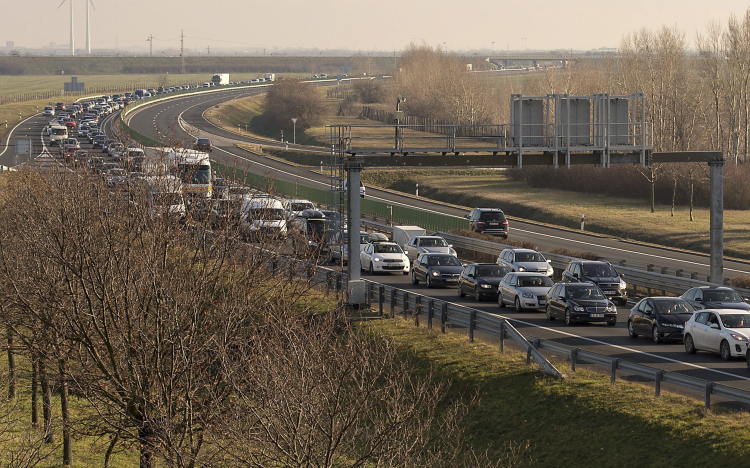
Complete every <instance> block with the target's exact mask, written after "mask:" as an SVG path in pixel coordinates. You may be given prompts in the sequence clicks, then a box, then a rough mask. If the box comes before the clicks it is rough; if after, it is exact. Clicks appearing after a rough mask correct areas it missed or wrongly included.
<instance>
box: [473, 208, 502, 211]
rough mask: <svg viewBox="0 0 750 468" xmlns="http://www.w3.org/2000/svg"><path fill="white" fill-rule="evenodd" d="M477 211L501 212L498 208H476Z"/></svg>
mask: <svg viewBox="0 0 750 468" xmlns="http://www.w3.org/2000/svg"><path fill="white" fill-rule="evenodd" d="M476 209H477V210H481V211H503V210H501V209H500V208H476Z"/></svg>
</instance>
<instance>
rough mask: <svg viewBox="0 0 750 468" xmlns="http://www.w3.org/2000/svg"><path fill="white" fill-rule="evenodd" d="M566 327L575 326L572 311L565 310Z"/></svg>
mask: <svg viewBox="0 0 750 468" xmlns="http://www.w3.org/2000/svg"><path fill="white" fill-rule="evenodd" d="M565 325H573V319H572V318H571V317H570V309H565Z"/></svg>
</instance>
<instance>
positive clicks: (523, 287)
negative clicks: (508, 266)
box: [497, 272, 555, 312]
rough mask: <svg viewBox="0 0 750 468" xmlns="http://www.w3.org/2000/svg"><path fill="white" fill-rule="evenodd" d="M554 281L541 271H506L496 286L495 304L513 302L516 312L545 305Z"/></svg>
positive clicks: (537, 308) (536, 308) (540, 307)
mask: <svg viewBox="0 0 750 468" xmlns="http://www.w3.org/2000/svg"><path fill="white" fill-rule="evenodd" d="M554 285H555V283H554V282H552V280H551V279H549V277H548V276H547V275H545V274H542V273H522V272H516V273H508V274H507V275H505V278H503V280H502V281H501V282H500V285H499V286H498V288H497V290H498V296H497V305H499V306H500V307H505V305H506V304H513V306H514V307H515V309H516V312H521V311H523V310H524V309H533V310H539V309H544V308H545V307H547V293H548V292H549V290H550V289H551V288H552V286H554Z"/></svg>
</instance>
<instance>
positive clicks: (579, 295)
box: [566, 286, 604, 299]
mask: <svg viewBox="0 0 750 468" xmlns="http://www.w3.org/2000/svg"><path fill="white" fill-rule="evenodd" d="M566 293H567V295H568V299H604V294H602V292H601V291H600V290H599V288H596V287H592V286H568V288H567V291H566Z"/></svg>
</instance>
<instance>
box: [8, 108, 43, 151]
mask: <svg viewBox="0 0 750 468" xmlns="http://www.w3.org/2000/svg"><path fill="white" fill-rule="evenodd" d="M38 115H42V114H41V113H39V114H34V115H32V116H31V117H29V118H26V119H24V120H22V121H21V122H20V123H19V124H18V125H16V126H14V127H13V128H11V129H10V132H8V135H7V136H6V137H5V141H6V143H7V144H6V145H5V148H3V150H2V151H0V156H2V155H4V154H5V152H6V151H7V150H8V147H9V146H10V137H11V136H12V135H13V132H14V131H15V130H16V129H17V128H18V127H19V126H20V125H21V124H22V123H25V122H26V121H27V120H31V119H33V118H34V117H36V116H38Z"/></svg>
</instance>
